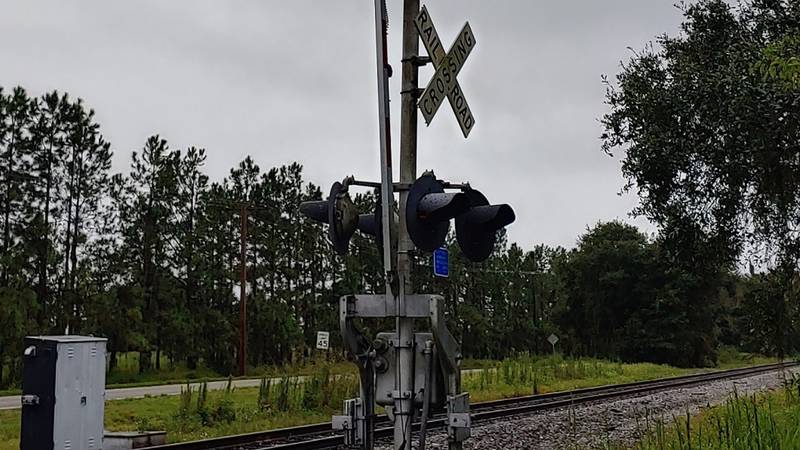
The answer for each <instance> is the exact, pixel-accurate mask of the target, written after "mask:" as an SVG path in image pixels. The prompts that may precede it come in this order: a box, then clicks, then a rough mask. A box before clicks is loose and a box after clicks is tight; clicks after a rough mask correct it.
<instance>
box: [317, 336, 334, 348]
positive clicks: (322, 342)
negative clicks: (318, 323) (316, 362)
mask: <svg viewBox="0 0 800 450" xmlns="http://www.w3.org/2000/svg"><path fill="white" fill-rule="evenodd" d="M330 342H331V333H330V332H327V331H317V348H318V349H319V350H327V349H328V347H329V346H330Z"/></svg>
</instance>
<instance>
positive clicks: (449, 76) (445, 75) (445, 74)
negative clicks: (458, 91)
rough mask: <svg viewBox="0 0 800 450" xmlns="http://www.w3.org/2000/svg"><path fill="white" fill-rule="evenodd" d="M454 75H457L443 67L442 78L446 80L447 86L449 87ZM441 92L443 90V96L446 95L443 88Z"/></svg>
mask: <svg viewBox="0 0 800 450" xmlns="http://www.w3.org/2000/svg"><path fill="white" fill-rule="evenodd" d="M453 73H455V72H451V71H450V68H448V67H447V66H444V67H442V78H444V84H445V86H446V85H449V84H450V82H451V81H452V78H453ZM440 90H441V92H442V94H444V91H445V88H444V87H442V89H440Z"/></svg>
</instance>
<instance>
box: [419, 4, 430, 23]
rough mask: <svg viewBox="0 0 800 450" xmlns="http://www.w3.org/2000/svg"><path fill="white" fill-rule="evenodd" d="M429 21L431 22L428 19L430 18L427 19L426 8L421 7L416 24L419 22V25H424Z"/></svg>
mask: <svg viewBox="0 0 800 450" xmlns="http://www.w3.org/2000/svg"><path fill="white" fill-rule="evenodd" d="M429 20H431V19H430V17H428V8H426V7H424V6H423V7H422V11H420V12H419V15H418V16H417V22H419V23H421V24H424V23H425V22H428V21H429Z"/></svg>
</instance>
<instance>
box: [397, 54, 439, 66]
mask: <svg viewBox="0 0 800 450" xmlns="http://www.w3.org/2000/svg"><path fill="white" fill-rule="evenodd" d="M400 62H410V63H411V64H413V65H415V66H417V67H422V66H425V65H428V64H430V63H431V62H433V60H432V59H431V57H430V56H420V55H414V56H411V57H408V58H403V59H401V60H400Z"/></svg>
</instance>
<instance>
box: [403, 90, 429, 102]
mask: <svg viewBox="0 0 800 450" xmlns="http://www.w3.org/2000/svg"><path fill="white" fill-rule="evenodd" d="M423 92H425V89H422V88H414V89H404V90H402V91H400V94H401V95H402V94H411V96H412V97H414V98H415V99H417V98H420V97H422V93H423Z"/></svg>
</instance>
